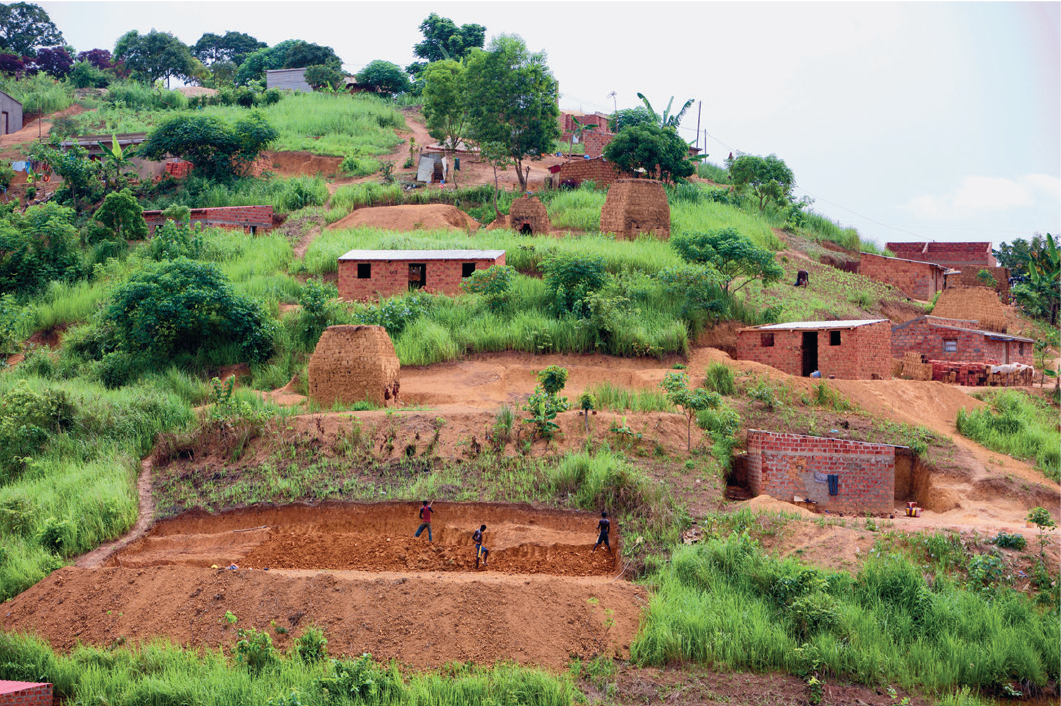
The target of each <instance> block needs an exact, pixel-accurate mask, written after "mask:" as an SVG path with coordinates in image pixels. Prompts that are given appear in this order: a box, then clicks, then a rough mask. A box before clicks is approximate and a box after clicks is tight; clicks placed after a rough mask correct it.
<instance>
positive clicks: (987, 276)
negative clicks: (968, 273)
mask: <svg viewBox="0 0 1061 706" xmlns="http://www.w3.org/2000/svg"><path fill="white" fill-rule="evenodd" d="M976 281H977V282H979V283H980V284H982V285H984V286H986V287H990V288H991V289H994V288H996V287H997V286H998V280H996V279H995V276H994V275H993V274H991V271H990V270H980V271H979V272H977V273H976Z"/></svg>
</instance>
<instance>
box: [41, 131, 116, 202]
mask: <svg viewBox="0 0 1061 706" xmlns="http://www.w3.org/2000/svg"><path fill="white" fill-rule="evenodd" d="M30 157H32V158H33V160H34V161H37V162H44V163H45V164H47V165H48V166H49V167H51V169H52V171H53V172H55V173H56V174H58V175H59V176H60V177H62V180H63V185H62V186H61V187H60V188H59V189H58V190H57V191H56V196H55V198H56V200H58V201H63V202H66V201H67V200H69V202H70V203H71V204H72V205H73V207H74V210H75V211H77V212H79V213H80V212H81V209H82V206H83V205H84V204H85V203H91V202H92V201H95V200H96V199H98V198H99V197H100V194H101V187H100V183H99V178H98V177H99V169H100V165H99V162H96V161H93V160H91V159H89V158H88V151H87V150H86V149H85V148H83V147H81V146H80V145H72V146H70V147H67V148H65V149H63V148H60V145H59V140H58V136H56V137H53V138H52V142H51V143H47V144H46V143H40V142H38V143H36V144H34V145H33V147H32V149H31V150H30Z"/></svg>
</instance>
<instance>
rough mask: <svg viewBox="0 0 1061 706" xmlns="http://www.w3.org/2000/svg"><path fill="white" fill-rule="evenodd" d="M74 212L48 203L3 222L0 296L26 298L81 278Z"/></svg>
mask: <svg viewBox="0 0 1061 706" xmlns="http://www.w3.org/2000/svg"><path fill="white" fill-rule="evenodd" d="M73 221H74V211H73V209H69V208H66V207H64V206H58V205H56V204H53V203H46V204H42V205H40V206H31V207H30V208H29V209H27V210H26V213H25V214H24V215H20V214H10V215H7V216H6V217H4V218H0V253H3V257H0V294H2V293H4V292H17V293H19V294H27V293H30V292H33V291H34V290H36V289H39V288H40V287H41V286H43V285H44V284H45V283H47V282H50V281H52V280H63V279H66V280H69V279H75V278H76V277H77V276H78V275H79V274H80V270H79V265H80V257H79V255H78V252H77V240H78V234H77V229H76V228H74V225H73Z"/></svg>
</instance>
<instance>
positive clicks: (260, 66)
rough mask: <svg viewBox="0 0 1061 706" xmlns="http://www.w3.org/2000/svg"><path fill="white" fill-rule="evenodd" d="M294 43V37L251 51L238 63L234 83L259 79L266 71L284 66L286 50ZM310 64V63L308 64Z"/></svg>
mask: <svg viewBox="0 0 1061 706" xmlns="http://www.w3.org/2000/svg"><path fill="white" fill-rule="evenodd" d="M294 45H295V40H294V39H286V40H284V41H282V42H280V43H279V44H276V45H274V46H271V47H268V48H266V49H259V50H258V51H254V52H251V53H250V54H248V55H247V57H246V58H245V59H244V60H243V63H241V64H240V65H239V71H237V72H236V85H237V86H246V85H247V84H248V83H250V82H251V81H260V80H261V79H263V78H265V72H266V71H275V70H276V69H282V68H284V62H285V61H287V52H288V50H289V49H291V47H293V46H294ZM309 65H310V66H312V64H309Z"/></svg>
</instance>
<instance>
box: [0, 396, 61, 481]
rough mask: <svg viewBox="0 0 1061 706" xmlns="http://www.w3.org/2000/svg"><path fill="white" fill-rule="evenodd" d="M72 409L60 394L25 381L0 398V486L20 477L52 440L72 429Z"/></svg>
mask: <svg viewBox="0 0 1061 706" xmlns="http://www.w3.org/2000/svg"><path fill="white" fill-rule="evenodd" d="M73 418H74V409H73V405H72V403H71V401H70V399H69V397H68V396H67V395H66V394H65V393H63V392H62V391H61V390H45V391H37V390H33V389H32V388H30V387H29V386H28V385H27V384H26V382H25V381H21V382H20V383H19V384H18V385H17V386H15V387H13V388H9V389H8V390H6V391H5V392H4V393H3V395H2V396H0V484H2V483H3V482H5V481H7V480H10V479H13V478H15V477H16V476H18V475H20V474H21V473H22V472H23V471H24V470H25V469H26V467H27V466H28V465H29V464H30V463H31V462H32V461H33V457H34V456H36V455H37V454H38V453H40V451H41V450H42V448H43V447H44V445H45V444H46V443H47V442H48V441H49V440H51V438H52V437H53V436H54V435H55V434H58V433H60V432H63V431H65V430H67V429H69V427H70V426H71V424H72V423H73Z"/></svg>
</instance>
